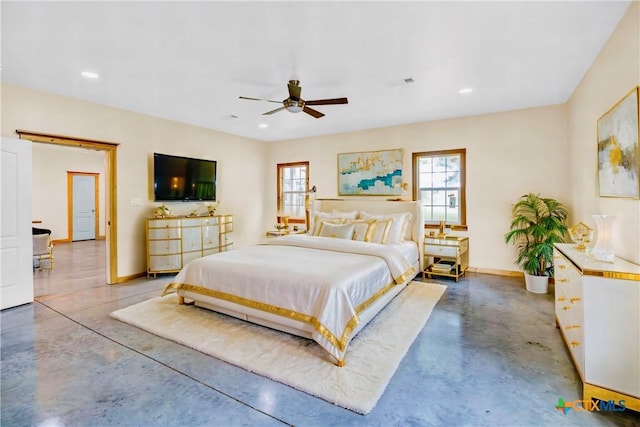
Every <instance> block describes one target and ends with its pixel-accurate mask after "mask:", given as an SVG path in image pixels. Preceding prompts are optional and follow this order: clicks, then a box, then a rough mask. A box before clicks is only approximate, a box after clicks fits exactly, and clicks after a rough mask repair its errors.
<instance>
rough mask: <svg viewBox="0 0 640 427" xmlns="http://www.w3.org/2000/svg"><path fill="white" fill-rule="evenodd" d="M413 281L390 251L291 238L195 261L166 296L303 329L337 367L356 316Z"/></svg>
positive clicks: (410, 272) (402, 260) (395, 253)
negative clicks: (184, 296) (241, 308)
mask: <svg viewBox="0 0 640 427" xmlns="http://www.w3.org/2000/svg"><path fill="white" fill-rule="evenodd" d="M414 275H415V271H414V268H413V267H412V266H411V263H410V262H409V261H408V260H406V259H405V258H404V257H403V256H402V254H401V253H400V251H398V250H397V249H395V248H393V247H391V246H388V245H380V244H375V243H366V242H360V241H353V240H345V239H335V238H327V237H312V236H306V235H292V236H285V237H281V238H278V239H273V240H271V241H269V242H268V243H266V244H264V245H258V246H253V247H249V248H244V249H239V250H235V251H229V252H223V253H219V254H215V255H210V256H207V257H204V258H199V259H196V260H194V261H192V262H190V263H189V264H187V265H186V266H185V267H184V268H183V269H182V271H180V273H178V275H177V276H176V278H175V280H174V281H173V282H172V283H171V284H170V285H169V286H168V287H167V290H166V291H165V294H166V293H170V292H172V291H176V290H178V289H184V290H188V291H191V292H195V293H201V294H205V295H209V296H213V297H216V298H221V299H224V300H227V301H232V302H235V303H238V304H242V305H246V306H249V307H253V308H258V309H260V310H264V311H267V312H270V313H273V314H278V315H281V316H286V317H289V318H292V319H295V320H298V321H302V322H305V323H307V324H310V325H311V326H313V329H314V332H313V334H312V336H313V339H314V340H315V341H316V342H317V343H318V344H320V345H321V346H322V347H323V348H324V349H325V350H327V351H328V352H329V353H330V354H332V355H333V356H334V357H336V359H337V360H338V361H342V360H343V359H344V355H345V351H346V347H347V345H348V343H349V341H350V339H351V338H352V333H353V330H354V328H355V327H356V325H357V324H358V323H359V318H358V313H360V312H361V311H362V310H364V309H365V308H366V307H368V306H369V305H370V304H371V303H372V302H374V301H375V300H376V299H377V298H378V297H380V296H381V295H383V294H384V293H385V292H386V291H388V290H389V289H391V288H392V287H393V286H394V285H397V284H405V283H407V282H408V280H409V279H411V278H412V277H413V276H414Z"/></svg>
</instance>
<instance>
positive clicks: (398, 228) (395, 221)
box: [360, 211, 412, 243]
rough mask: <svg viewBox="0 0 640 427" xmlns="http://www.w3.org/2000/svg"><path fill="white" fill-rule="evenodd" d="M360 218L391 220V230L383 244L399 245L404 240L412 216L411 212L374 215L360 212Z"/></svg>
mask: <svg viewBox="0 0 640 427" xmlns="http://www.w3.org/2000/svg"><path fill="white" fill-rule="evenodd" d="M360 218H362V219H377V220H383V219H391V221H392V224H391V229H390V230H389V235H388V238H387V241H385V242H384V243H400V242H402V241H404V240H405V238H406V235H407V231H408V227H409V224H410V223H411V218H412V215H411V212H401V213H394V214H380V215H376V214H370V213H368V212H365V211H361V212H360Z"/></svg>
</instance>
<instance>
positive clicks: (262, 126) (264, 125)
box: [258, 123, 269, 129]
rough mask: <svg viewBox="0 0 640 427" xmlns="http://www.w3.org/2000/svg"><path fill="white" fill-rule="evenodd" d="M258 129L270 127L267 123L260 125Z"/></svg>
mask: <svg viewBox="0 0 640 427" xmlns="http://www.w3.org/2000/svg"><path fill="white" fill-rule="evenodd" d="M258 127H259V128H262V129H264V128H268V127H269V125H268V124H266V123H260V124H259V125H258Z"/></svg>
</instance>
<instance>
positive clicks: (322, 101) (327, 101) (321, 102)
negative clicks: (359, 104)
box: [305, 98, 349, 105]
mask: <svg viewBox="0 0 640 427" xmlns="http://www.w3.org/2000/svg"><path fill="white" fill-rule="evenodd" d="M348 103H349V101H348V100H347V98H332V99H314V100H313V101H305V104H306V105H332V104H348Z"/></svg>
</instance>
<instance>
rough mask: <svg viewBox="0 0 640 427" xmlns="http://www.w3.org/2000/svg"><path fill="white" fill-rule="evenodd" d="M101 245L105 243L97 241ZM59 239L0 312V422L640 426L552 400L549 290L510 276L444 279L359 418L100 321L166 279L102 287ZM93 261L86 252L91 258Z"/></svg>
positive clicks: (558, 393)
mask: <svg viewBox="0 0 640 427" xmlns="http://www.w3.org/2000/svg"><path fill="white" fill-rule="evenodd" d="M103 244H104V242H102V245H103ZM100 245H101V243H100V242H80V243H74V244H67V245H58V246H57V247H56V249H55V250H56V269H55V270H54V271H53V272H51V273H47V272H35V273H34V274H35V277H36V280H35V282H36V284H35V290H36V302H34V303H33V304H28V305H24V306H20V307H15V308H12V309H7V310H4V311H2V313H1V315H0V321H1V326H2V329H1V331H2V335H1V347H0V350H1V359H2V360H1V370H2V373H1V412H0V425H2V426H30V425H39V426H242V425H246V426H269V425H287V424H288V425H296V426H336V425H340V426H347V425H366V426H411V425H413V426H484V425H487V426H560V425H571V426H574V425H575V426H578V425H580V426H585V425H589V426H609V425H620V426H638V425H640V415H639V414H638V413H635V412H631V411H628V410H627V411H625V412H599V413H595V412H594V413H592V412H586V411H582V412H577V411H569V412H568V413H567V414H564V413H563V412H562V411H559V410H556V408H555V406H556V405H557V403H558V399H559V398H563V399H564V400H566V401H570V400H571V401H572V400H576V399H580V398H581V386H580V383H579V378H578V375H577V373H576V371H575V369H574V367H573V364H572V362H571V360H570V357H569V355H568V352H567V350H566V349H565V347H564V344H563V342H562V339H561V337H560V333H559V331H558V330H557V329H556V328H555V324H554V316H553V288H551V289H550V293H549V294H548V295H536V294H531V293H528V292H527V291H526V290H525V289H524V284H523V283H522V282H521V281H520V280H517V279H512V278H506V277H501V276H492V275H482V274H468V275H467V277H466V278H464V279H462V280H461V281H460V282H459V283H456V282H455V281H452V280H436V281H437V282H439V283H443V284H446V285H447V286H448V288H447V291H446V292H445V294H444V296H443V297H442V299H441V301H440V302H439V303H438V305H437V306H436V308H435V310H434V312H433V314H432V316H431V317H430V319H429V321H428V322H427V325H426V326H425V328H424V330H423V331H422V332H421V333H420V335H419V336H418V338H417V339H416V341H415V342H414V344H413V346H412V347H411V349H410V350H409V352H408V354H407V355H406V357H405V358H404V360H403V362H402V363H401V365H400V367H399V368H398V370H397V371H396V373H395V375H394V377H393V378H392V379H391V381H390V383H389V385H388V387H387V389H386V391H385V393H384V394H383V396H382V397H381V398H380V400H379V402H378V404H377V406H376V407H375V408H374V409H373V411H372V412H371V413H369V414H368V415H366V416H362V415H358V414H356V413H353V412H351V411H348V410H346V409H343V408H340V407H338V406H335V405H332V404H329V403H327V402H325V401H323V400H320V399H317V398H315V397H312V396H309V395H307V394H305V393H302V392H299V391H297V390H294V389H291V388H289V387H287V386H285V385H282V384H279V383H276V382H274V381H270V380H268V379H266V378H263V377H260V376H258V375H255V374H252V373H250V372H247V371H244V370H243V369H240V368H237V367H235V366H232V365H229V364H227V363H224V362H221V361H218V360H216V359H213V358H211V357H209V356H206V355H203V354H201V353H198V352H197V351H194V350H191V349H189V348H186V347H183V346H181V345H179V344H175V343H173V342H170V341H167V340H164V339H162V338H159V337H156V336H154V335H151V334H149V333H147V332H144V331H142V330H139V329H137V328H135V327H132V326H130V325H127V324H124V323H121V322H119V321H117V320H113V319H111V318H110V317H109V316H108V315H109V313H110V312H112V311H114V310H117V309H119V308H122V307H126V306H129V305H131V304H135V303H137V302H140V301H143V300H146V299H148V298H151V297H154V296H157V295H159V294H160V293H161V292H162V290H163V289H164V287H165V286H166V284H168V283H169V281H170V280H171V276H163V277H161V278H157V279H152V280H147V279H143V278H141V279H136V280H133V281H130V282H127V283H123V284H120V285H116V286H107V285H104V284H102V283H103V282H104V273H103V271H102V270H100V269H99V268H96V267H95V265H89V266H88V264H92V263H90V262H89V263H87V262H81V258H83V257H90V258H91V259H94V260H95V259H96V254H97V256H98V257H99V256H100V251H101V250H103V249H101V248H100ZM93 264H95V263H93Z"/></svg>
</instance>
